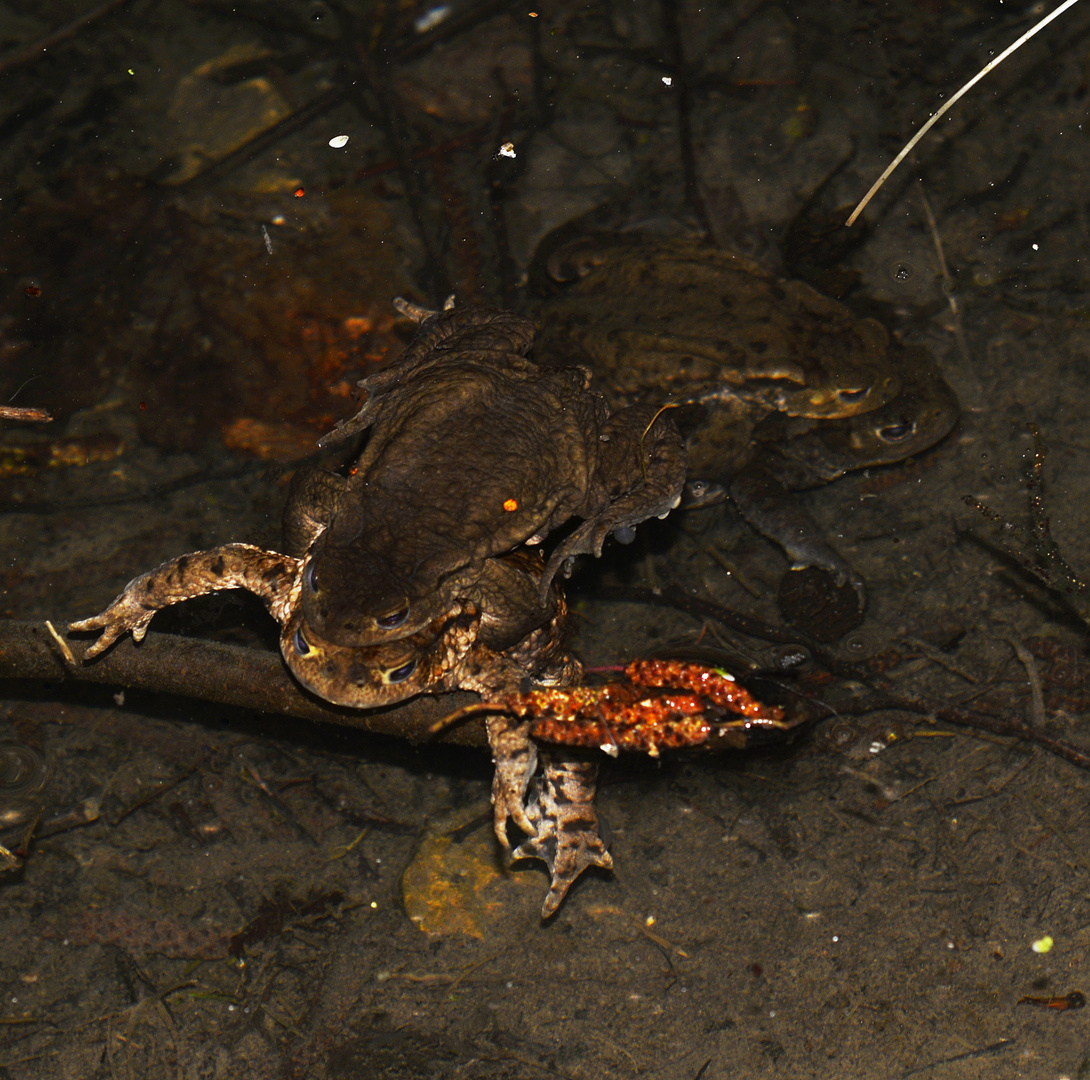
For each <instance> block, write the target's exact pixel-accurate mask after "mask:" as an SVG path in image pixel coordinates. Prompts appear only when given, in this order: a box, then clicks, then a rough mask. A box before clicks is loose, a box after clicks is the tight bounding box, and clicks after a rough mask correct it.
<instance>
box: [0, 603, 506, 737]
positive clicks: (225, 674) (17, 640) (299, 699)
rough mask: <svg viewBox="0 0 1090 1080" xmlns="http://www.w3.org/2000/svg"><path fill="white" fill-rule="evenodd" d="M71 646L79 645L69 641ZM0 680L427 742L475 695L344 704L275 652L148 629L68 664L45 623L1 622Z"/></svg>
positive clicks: (470, 733)
mask: <svg viewBox="0 0 1090 1080" xmlns="http://www.w3.org/2000/svg"><path fill="white" fill-rule="evenodd" d="M68 644H69V645H76V646H77V648H76V651H77V652H78V651H79V645H78V643H77V642H76V640H75V639H69V640H68ZM0 678H3V679H32V680H40V681H44V682H54V683H69V684H73V683H101V684H105V685H107V686H112V687H120V688H123V689H126V690H144V691H148V692H150V693H155V694H178V695H181V696H183V697H191V698H198V699H200V700H202V701H209V702H216V703H218V704H221V705H233V706H235V707H237V708H242V709H255V710H257V711H259V712H266V713H279V714H282V715H284V716H297V717H299V718H300V719H303V720H319V721H324V722H325V723H330V724H342V725H346V726H348V727H355V728H362V729H363V730H365V731H370V732H373V733H375V734H378V735H393V736H396V737H398V738H402V739H408V740H409V741H410V742H418V743H419V742H425V741H426V740H428V739H429V738H430V736H429V734H428V729H429V728H430V727H431V726H432V725H433V724H434V723H435V722H436V721H437V720H441V719H442V718H443V717H444V716H446V715H447V714H448V713H450V712H452V711H453V710H454V709H457V708H460V707H461V706H463V705H465V704H467V703H468V702H470V701H472V700H475V695H471V694H468V693H457V694H442V695H430V696H429V695H425V696H422V697H417V698H413V699H412V700H410V701H405V702H402V703H401V704H400V705H393V706H389V707H386V708H382V709H369V710H360V709H347V708H342V707H339V706H337V705H330V704H329V703H328V702H324V701H322V700H320V699H319V698H316V697H314V696H313V695H311V694H308V693H307V692H306V691H305V690H303V689H301V688H300V687H299V685H298V684H297V683H296V682H295V681H294V680H293V679H292V677H291V676H290V675H289V674H288V672H287V670H286V668H285V667H284V663H283V661H282V660H281V659H280V655H279V654H278V653H273V652H268V651H267V650H263V649H250V648H243V647H242V646H239V645H224V644H221V643H218V642H211V641H200V640H198V639H196V638H187V637H178V636H176V635H174V634H157V633H155V632H154V631H151V632H150V633H149V634H148V636H147V638H146V639H145V640H144V641H143V643H142V644H140V645H134V644H133V642H132V639H131V638H126V639H125V640H123V641H119V642H118V643H117V644H116V645H115V646H114V647H113V648H112V649H111V650H110V651H109V652H108V653H106V655H104V656H102V657H100V658H98V659H97V660H95V661H93V662H91V663H89V664H83V663H80V662H79V661H78V660H77V662H76V663H75V664H71V663H69V662H68V661H67V660H66V659H65V658H64V656H63V653H62V650H61V648H60V647H59V646H58V644H57V642H56V641H54V639H53V637H52V636H51V635H50V632H49V629H48V627H47V624H46V623H44V622H22V621H17V620H13V619H3V620H0ZM449 739H450V740H451V741H453V742H458V743H462V744H463V745H468V746H478V747H484V746H486V745H487V741H486V739H485V735H484V729H483V728H482V727H481V726H480V725H477V724H465V725H463V726H462V727H461V728H459V729H458V730H457V731H453V732H451V733H450V735H449Z"/></svg>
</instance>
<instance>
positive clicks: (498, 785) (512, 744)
mask: <svg viewBox="0 0 1090 1080" xmlns="http://www.w3.org/2000/svg"><path fill="white" fill-rule="evenodd" d="M485 730H486V731H487V732H488V745H489V746H490V747H491V749H492V761H493V763H494V764H495V766H496V771H495V772H494V773H493V775H492V808H493V809H492V827H493V829H494V830H495V832H496V839H497V840H499V842H500V843H501V844H502V845H503V849H504V851H510V850H511V842H510V841H509V840H508V839H507V820H508V818H510V819H511V820H512V821H514V823H515V824H516V825H517V826H518V827H519V828H520V829H521V830H522V831H523V832H525V833H529V834H530V835H531V836H532V835H533V834H534V833H536V832H537V830H536V829H535V828H534V825H533V823H532V822H531V821H530V819H529V818H528V817H527V816H526V808H525V802H526V789H527V788H528V787H529V786H530V777H532V776H533V775H534V770H535V769H536V768H537V744H536V743H535V742H534V741H533V739H531V738H530V723H529V721H528V720H516V719H514V717H511V716H490V717H488V719H487V720H486V721H485Z"/></svg>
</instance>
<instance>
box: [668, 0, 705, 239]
mask: <svg viewBox="0 0 1090 1080" xmlns="http://www.w3.org/2000/svg"><path fill="white" fill-rule="evenodd" d="M680 7H681V4H680V2H679V0H663V4H662V29H663V36H664V37H665V39H666V43H667V48H668V49H669V55H668V58H667V62H668V64H669V66H670V69H671V71H670V75H671V77H672V78H673V87H672V89H673V92H674V94H675V96H676V100H677V135H678V152H679V156H680V158H681V169H682V177H683V179H684V185H685V204H686V205H687V206H688V207H689V208H690V209H691V210H692V211H693V213H694V214H695V215H696V218H697V221H699V222H700V227H701V228H702V229H703V230H704V233H705V234H706V235H707V236H711V235H712V228H711V223H710V222H709V220H708V211H707V208H706V207H705V206H704V196H703V195H702V194H701V191H700V180H699V177H698V176H697V170H696V154H695V152H694V150H693V126H692V112H693V91H692V84H691V82H690V77H689V68H688V64H687V63H686V61H685V48H684V45H683V42H682V36H681V25H680V21H679V20H680V17H681V13H680V11H679V8H680Z"/></svg>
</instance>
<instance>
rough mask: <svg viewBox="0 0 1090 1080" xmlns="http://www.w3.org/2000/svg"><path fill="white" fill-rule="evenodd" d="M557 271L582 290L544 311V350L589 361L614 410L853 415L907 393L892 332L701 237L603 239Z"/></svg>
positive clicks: (588, 240)
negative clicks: (696, 408) (891, 356)
mask: <svg viewBox="0 0 1090 1080" xmlns="http://www.w3.org/2000/svg"><path fill="white" fill-rule="evenodd" d="M546 267H547V272H548V274H549V275H550V276H551V277H552V278H553V280H555V281H565V280H572V281H575V283H574V284H572V285H571V286H570V287H568V288H567V289H566V290H565V291H564V292H562V293H560V294H559V295H557V296H555V297H554V298H552V299H550V300H548V301H547V302H546V303H545V304H544V306H543V307H542V309H541V311H540V313H539V318H540V321H541V323H542V327H543V329H542V342H541V352H542V353H543V354H544V355H550V356H556V357H561V356H563V357H567V358H569V360H570V358H572V357H573V356H574V357H575V358H576V359H579V360H581V361H582V362H584V363H587V364H588V365H589V366H590V367H591V368H592V370H593V371H594V372H595V374H596V375H597V376H598V377H599V379H600V381H601V388H602V391H603V393H605V394H606V396H607V397H608V398H609V400H610V401H611V402H623V403H625V404H630V403H631V402H633V401H643V400H648V399H652V400H656V401H657V400H661V398H662V396H663V395H664V394H666V395H670V396H672V397H674V398H675V399H678V400H684V401H690V402H716V401H720V400H728V401H740V402H742V403H744V404H745V405H747V406H748V407H749V409H750V410H756V411H757V412H758V413H759V414H762V415H763V414H764V413H767V412H769V411H771V410H778V411H780V412H784V413H786V414H787V415H789V416H807V417H847V416H855V415H857V414H858V413H863V412H868V411H870V410H871V409H875V408H878V407H879V406H881V405H884V404H885V403H886V402H887V401H889V400H891V399H892V398H893V397H894V396H896V394H897V391H898V390H899V389H900V381H899V378H898V374H897V371H896V368H895V367H894V365H893V364H891V363H890V362H889V360H888V358H887V355H886V354H887V348H888V344H889V336H888V334H887V333H886V330H885V328H884V327H883V326H882V325H881V324H880V323H878V322H876V321H875V320H874V319H857V318H856V317H855V316H854V315H853V314H852V313H851V312H850V311H849V310H848V309H847V308H846V307H844V305H843V304H840V303H838V302H837V301H835V300H832V299H830V298H829V297H826V296H823V295H822V294H821V293H819V292H817V291H816V290H814V289H812V288H811V287H810V286H809V285H805V284H803V283H802V282H798V281H784V280H781V279H779V278H777V277H775V276H774V275H773V274H770V273H769V272H768V271H766V270H764V269H763V268H762V267H761V266H760V265H759V264H758V263H756V262H754V261H753V260H751V259H747V258H746V257H744V256H742V255H738V254H735V253H733V252H730V251H724V250H721V249H718V248H713V247H709V246H707V245H705V244H702V243H700V242H699V241H696V240H692V239H670V240H666V239H657V238H647V237H641V236H639V235H638V234H633V235H630V236H621V237H610V236H604V235H598V234H593V235H590V236H586V237H581V238H579V239H578V240H575V241H571V242H570V243H569V244H567V245H563V246H561V247H560V248H558V249H557V250H556V251H554V252H553V253H552V255H551V256H550V257H549V258H548V259H547V260H546Z"/></svg>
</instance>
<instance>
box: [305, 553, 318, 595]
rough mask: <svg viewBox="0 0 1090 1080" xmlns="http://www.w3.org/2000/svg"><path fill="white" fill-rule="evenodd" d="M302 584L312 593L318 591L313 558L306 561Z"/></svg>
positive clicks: (316, 570) (316, 572) (316, 573)
mask: <svg viewBox="0 0 1090 1080" xmlns="http://www.w3.org/2000/svg"><path fill="white" fill-rule="evenodd" d="M303 584H304V585H306V587H307V588H308V589H310V591H311V592H312V593H316V592H317V591H318V568H317V566H315V564H314V560H313V559H311V561H310V562H308V563H307V568H306V569H305V570H304V571H303Z"/></svg>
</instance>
